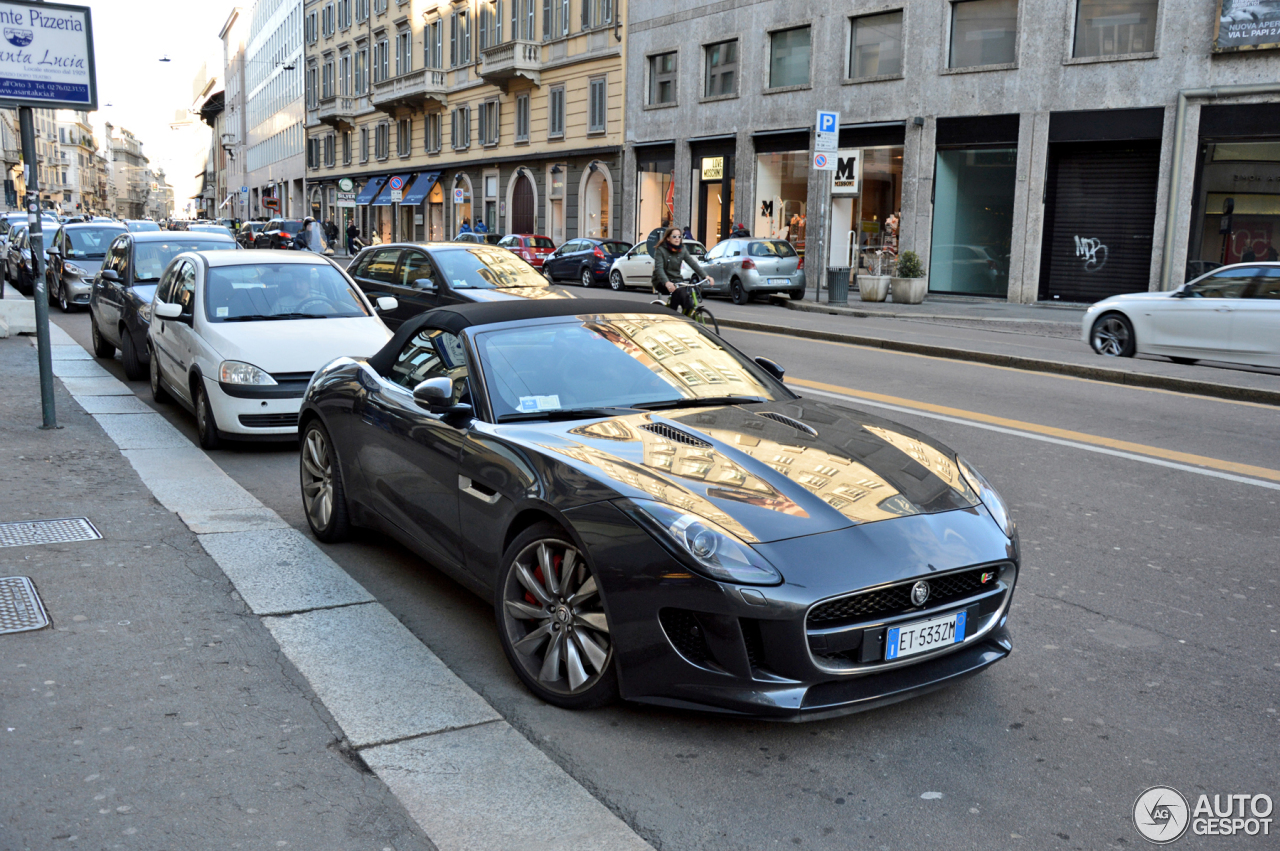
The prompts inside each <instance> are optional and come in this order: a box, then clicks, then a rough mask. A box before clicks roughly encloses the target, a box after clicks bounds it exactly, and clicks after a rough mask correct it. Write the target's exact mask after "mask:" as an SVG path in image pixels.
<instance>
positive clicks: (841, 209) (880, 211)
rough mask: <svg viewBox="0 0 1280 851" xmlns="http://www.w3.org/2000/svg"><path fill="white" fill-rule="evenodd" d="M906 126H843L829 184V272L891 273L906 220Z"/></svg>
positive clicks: (895, 123) (901, 124) (896, 123)
mask: <svg viewBox="0 0 1280 851" xmlns="http://www.w3.org/2000/svg"><path fill="white" fill-rule="evenodd" d="M905 135H906V127H905V125H904V123H903V122H901V121H895V122H892V123H886V124H873V125H861V126H856V127H844V128H841V130H840V152H839V155H838V159H837V161H836V172H835V174H834V175H833V176H832V185H831V240H830V257H829V262H828V263H827V265H828V266H829V267H831V268H842V267H846V266H852V265H853V262H854V257H855V252H856V257H857V260H858V265H859V269H860V270H861V272H862V273H863V274H880V273H881V272H882V271H883V272H884V273H885V274H888V269H889V266H888V264H889V263H892V261H893V260H894V258H896V257H897V253H898V239H899V223H900V221H901V219H902V156H903V140H904V138H905Z"/></svg>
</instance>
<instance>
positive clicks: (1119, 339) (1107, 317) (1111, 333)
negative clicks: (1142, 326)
mask: <svg viewBox="0 0 1280 851" xmlns="http://www.w3.org/2000/svg"><path fill="white" fill-rule="evenodd" d="M1089 345H1091V346H1092V347H1093V350H1094V351H1095V352H1097V353H1098V354H1100V355H1104V356H1106V357H1110V358H1131V357H1133V352H1134V349H1135V348H1136V347H1137V341H1136V340H1135V339H1134V335H1133V323H1131V322H1130V321H1129V319H1128V317H1126V316H1125V315H1124V314H1122V313H1104V314H1103V315H1102V316H1099V317H1098V318H1097V319H1096V320H1095V321H1094V323H1093V328H1092V329H1091V330H1090V331H1089Z"/></svg>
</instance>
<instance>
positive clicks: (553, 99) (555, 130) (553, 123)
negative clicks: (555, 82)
mask: <svg viewBox="0 0 1280 851" xmlns="http://www.w3.org/2000/svg"><path fill="white" fill-rule="evenodd" d="M547 136H549V137H551V138H553V139H556V138H558V139H563V138H564V86H556V87H555V88H554V89H552V90H551V92H550V93H549V95H548V97H547Z"/></svg>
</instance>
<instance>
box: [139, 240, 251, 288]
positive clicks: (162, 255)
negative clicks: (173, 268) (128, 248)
mask: <svg viewBox="0 0 1280 851" xmlns="http://www.w3.org/2000/svg"><path fill="white" fill-rule="evenodd" d="M232 247H234V246H233V245H232V244H231V243H230V242H228V241H227V240H225V239H185V238H180V237H179V238H175V239H167V240H165V241H164V242H140V243H138V244H137V245H135V246H134V249H133V282H134V283H135V284H145V283H148V282H154V281H159V280H160V276H161V275H163V274H164V270H165V267H167V266H168V265H169V261H170V260H172V259H173V258H174V257H176V256H177V255H178V254H179V253H180V252H183V251H224V250H226V249H229V248H232Z"/></svg>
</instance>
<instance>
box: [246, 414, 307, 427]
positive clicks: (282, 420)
mask: <svg viewBox="0 0 1280 851" xmlns="http://www.w3.org/2000/svg"><path fill="white" fill-rule="evenodd" d="M240 425H242V426H244V427H245V428H297V427H298V415H297V414H241V415H240Z"/></svg>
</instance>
